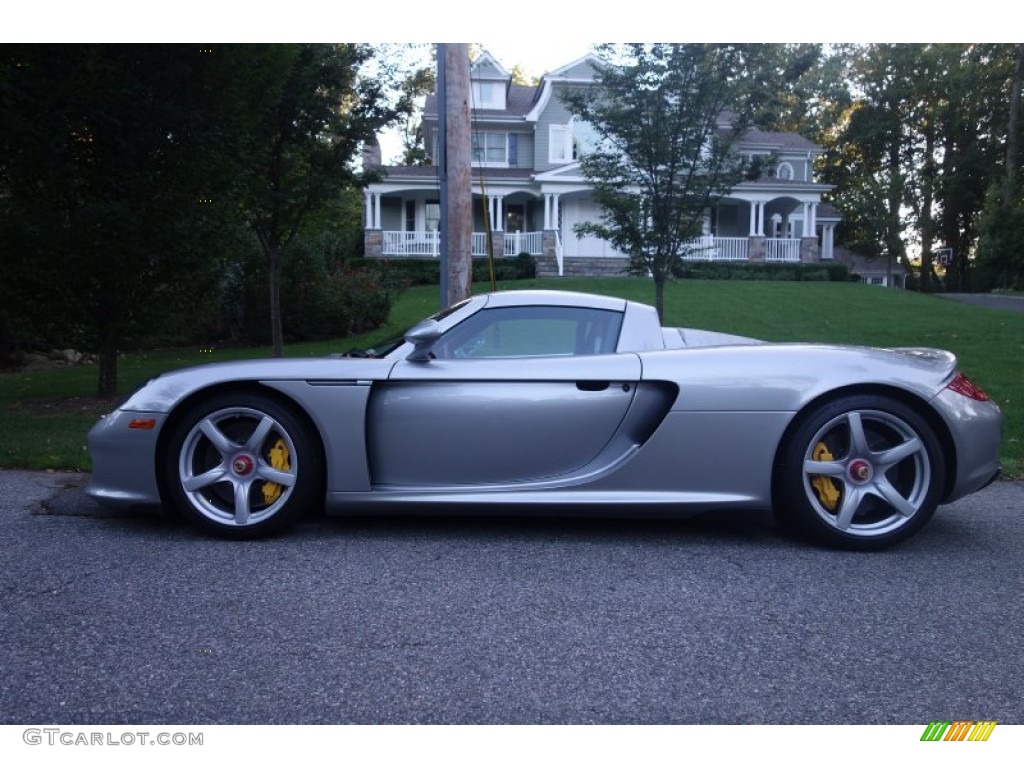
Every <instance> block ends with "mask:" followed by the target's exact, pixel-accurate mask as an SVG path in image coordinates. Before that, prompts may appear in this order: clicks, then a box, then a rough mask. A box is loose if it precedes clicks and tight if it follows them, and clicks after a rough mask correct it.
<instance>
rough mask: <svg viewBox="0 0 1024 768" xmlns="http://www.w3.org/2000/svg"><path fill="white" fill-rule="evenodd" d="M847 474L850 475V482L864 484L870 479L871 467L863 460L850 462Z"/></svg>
mask: <svg viewBox="0 0 1024 768" xmlns="http://www.w3.org/2000/svg"><path fill="white" fill-rule="evenodd" d="M847 472H848V474H849V475H850V480H852V481H853V482H855V483H866V482H867V481H868V480H870V479H871V465H870V464H869V463H868V462H866V461H864V460H863V459H856V460H855V461H853V462H851V463H850V466H849V469H848V470H847Z"/></svg>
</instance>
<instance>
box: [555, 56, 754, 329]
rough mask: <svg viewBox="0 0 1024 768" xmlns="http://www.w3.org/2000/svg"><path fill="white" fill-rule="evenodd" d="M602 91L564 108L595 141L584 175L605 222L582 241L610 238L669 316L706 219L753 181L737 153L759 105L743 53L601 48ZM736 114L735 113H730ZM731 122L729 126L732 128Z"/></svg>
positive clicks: (591, 227)
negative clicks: (746, 82)
mask: <svg viewBox="0 0 1024 768" xmlns="http://www.w3.org/2000/svg"><path fill="white" fill-rule="evenodd" d="M598 52H599V53H600V54H601V55H602V56H603V57H604V58H605V60H606V62H607V63H605V64H602V65H599V66H598V70H597V78H596V85H595V86H593V87H591V88H582V89H578V90H571V91H568V92H566V93H565V94H564V95H563V100H564V102H565V104H566V106H567V108H568V109H569V111H570V112H572V113H573V115H574V116H575V119H576V120H579V121H583V123H585V124H588V125H589V126H590V127H591V128H592V130H593V132H594V133H595V134H596V137H597V141H596V142H595V143H594V145H593V146H590V147H587V148H585V149H584V151H583V154H582V157H581V159H580V169H581V171H582V173H583V175H584V176H585V177H586V178H587V179H588V181H589V182H590V184H591V186H592V188H593V195H594V198H595V200H596V201H597V202H598V203H599V204H600V205H601V206H602V208H603V215H602V217H601V219H600V220H599V221H596V222H588V223H585V224H581V225H578V226H577V228H576V232H577V234H592V235H596V236H598V237H601V238H603V239H605V240H607V241H608V242H610V243H611V244H612V245H614V246H615V247H616V248H617V249H618V250H619V251H621V252H623V253H625V254H627V255H628V256H629V259H630V271H631V272H632V273H634V274H639V275H650V276H651V277H653V279H654V286H655V307H656V308H657V310H658V315H659V317H663V316H664V291H665V283H666V281H667V280H668V279H669V278H670V277H671V276H672V274H673V272H674V270H675V268H676V265H677V264H678V260H679V258H680V256H681V255H682V254H683V251H684V249H685V248H686V247H687V242H688V241H690V240H692V239H693V238H694V237H696V236H698V235H700V234H701V231H702V219H703V217H704V215H705V212H706V211H707V209H708V208H709V207H710V206H711V205H713V204H714V203H715V202H716V200H717V199H719V198H720V197H722V196H723V195H725V194H726V193H728V191H729V190H730V189H731V188H732V187H733V186H735V185H736V184H737V183H738V182H739V181H741V180H742V179H743V177H744V174H745V172H746V171H747V163H746V161H745V158H742V157H739V156H738V155H737V154H736V153H734V152H733V151H732V147H733V144H734V142H735V141H736V140H737V139H738V138H739V137H740V136H741V135H742V134H743V132H744V130H745V129H746V128H747V126H748V125H749V114H750V104H749V102H748V101H746V100H745V99H744V98H743V96H742V90H741V88H740V85H739V79H738V77H737V73H739V72H741V71H742V69H743V67H744V65H745V58H744V54H745V51H744V49H743V47H742V46H730V45H705V44H687V45H682V44H655V45H639V44H638V45H628V46H610V45H606V46H601V47H600V48H599V49H598ZM726 110H729V112H726ZM726 115H728V119H726Z"/></svg>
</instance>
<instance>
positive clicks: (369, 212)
mask: <svg viewBox="0 0 1024 768" xmlns="http://www.w3.org/2000/svg"><path fill="white" fill-rule="evenodd" d="M374 197H376V195H374V194H373V192H371V191H370V190H368V189H366V190H363V200H364V202H365V204H366V229H380V227H378V226H377V221H376V220H375V219H374V218H373V213H374V208H373V198H374Z"/></svg>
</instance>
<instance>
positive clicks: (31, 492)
mask: <svg viewBox="0 0 1024 768" xmlns="http://www.w3.org/2000/svg"><path fill="white" fill-rule="evenodd" d="M73 480H74V478H70V477H68V476H64V475H56V474H50V475H47V474H42V473H28V472H10V471H8V472H0V521H2V524H3V525H2V528H0V632H2V643H0V670H2V675H0V721H2V722H3V723H51V722H58V723H69V724H75V723H97V724H103V723H140V724H161V723H163V724H173V723H188V724H191V723H198V724H208V723H837V724H838V723H868V724H871V723H906V724H924V723H927V722H929V721H931V720H943V719H948V720H956V719H969V720H981V719H989V720H997V721H998V722H1000V723H1022V722H1024V698H1022V691H1024V640H1022V638H1024V610H1022V608H1024V565H1022V559H1021V552H1022V551H1024V527H1022V525H1021V521H1022V520H1021V518H1022V513H1024V484H1022V483H997V484H996V485H994V486H992V487H990V488H989V489H986V490H985V491H983V492H981V493H979V494H976V495H975V496H973V497H971V498H969V499H967V500H964V501H961V502H959V503H957V504H954V505H951V506H948V507H943V508H941V509H940V510H939V512H938V514H937V516H936V518H935V520H933V521H932V523H931V524H930V525H929V526H928V527H927V528H926V529H925V530H924V531H923V532H922V533H921V534H919V535H918V536H917V537H916V538H915V539H913V540H912V541H910V542H908V543H907V544H905V545H903V546H902V547H900V548H898V549H896V550H892V551H889V552H886V553H881V554H854V553H841V552H832V551H828V550H823V549H817V548H814V547H811V546H808V545H804V544H801V543H795V542H791V541H790V540H788V539H785V538H783V537H781V536H780V535H779V534H778V533H777V532H776V530H775V529H774V526H773V525H772V523H771V521H770V520H766V519H764V518H762V517H760V516H758V515H755V514H753V513H747V514H733V515H729V516H728V518H727V519H724V518H719V519H716V520H715V521H713V522H709V521H690V522H623V521H571V520H570V521H566V520H522V519H517V520H512V519H482V520H481V519H475V520H466V519H462V520H459V519H408V518H400V519H385V520H371V519H365V518H364V519H354V520H337V519H333V520H325V519H316V520H310V521H308V522H305V523H303V524H302V525H300V526H299V527H298V529H296V530H295V531H294V532H293V533H291V534H290V535H288V536H286V537H283V538H278V539H274V540H270V541H262V542H245V543H231V542H224V541H217V540H211V539H207V538H203V537H201V536H199V535H198V534H196V533H194V532H193V531H192V530H191V529H189V528H186V527H184V526H182V525H180V524H177V523H175V522H171V521H167V520H164V519H160V518H145V517H144V518H138V517H135V518H126V517H123V516H105V517H101V516H93V515H95V514H96V513H97V512H98V510H97V508H96V507H94V506H92V505H91V503H90V502H89V501H88V500H87V499H86V498H85V497H83V496H82V495H81V493H80V491H78V490H75V489H74V487H73V486H74V483H73V482H72V481H73ZM64 485H70V486H72V488H71V489H70V490H60V489H61V487H62V486H64ZM55 494H56V495H55ZM47 499H49V501H46V500H47Z"/></svg>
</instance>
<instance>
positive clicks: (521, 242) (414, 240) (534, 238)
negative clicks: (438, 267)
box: [380, 230, 544, 258]
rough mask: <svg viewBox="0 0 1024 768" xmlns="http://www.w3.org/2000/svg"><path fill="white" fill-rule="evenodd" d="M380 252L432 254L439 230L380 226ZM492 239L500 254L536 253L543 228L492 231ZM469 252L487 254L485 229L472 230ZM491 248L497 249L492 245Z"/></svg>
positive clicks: (436, 249)
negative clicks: (497, 242)
mask: <svg viewBox="0 0 1024 768" xmlns="http://www.w3.org/2000/svg"><path fill="white" fill-rule="evenodd" d="M382 234H383V243H382V245H381V254H380V255H381V256H388V257H396V258H402V257H405V258H435V257H436V256H437V255H438V254H439V253H440V248H441V235H440V233H439V232H436V231H435V232H400V231H393V230H384V232H383V233H382ZM492 238H493V239H494V240H496V241H497V240H498V239H499V238H500V241H501V245H502V246H503V247H502V248H501V249H500V252H501V254H502V255H505V256H518V255H519V254H520V253H528V254H530V255H531V256H540V255H541V254H543V253H544V248H543V238H544V233H543V232H494V233H493V234H492ZM472 247H473V256H475V257H484V256H486V255H487V233H486V232H474V233H473V246H472ZM495 251H498V249H497V248H496V249H495Z"/></svg>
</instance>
